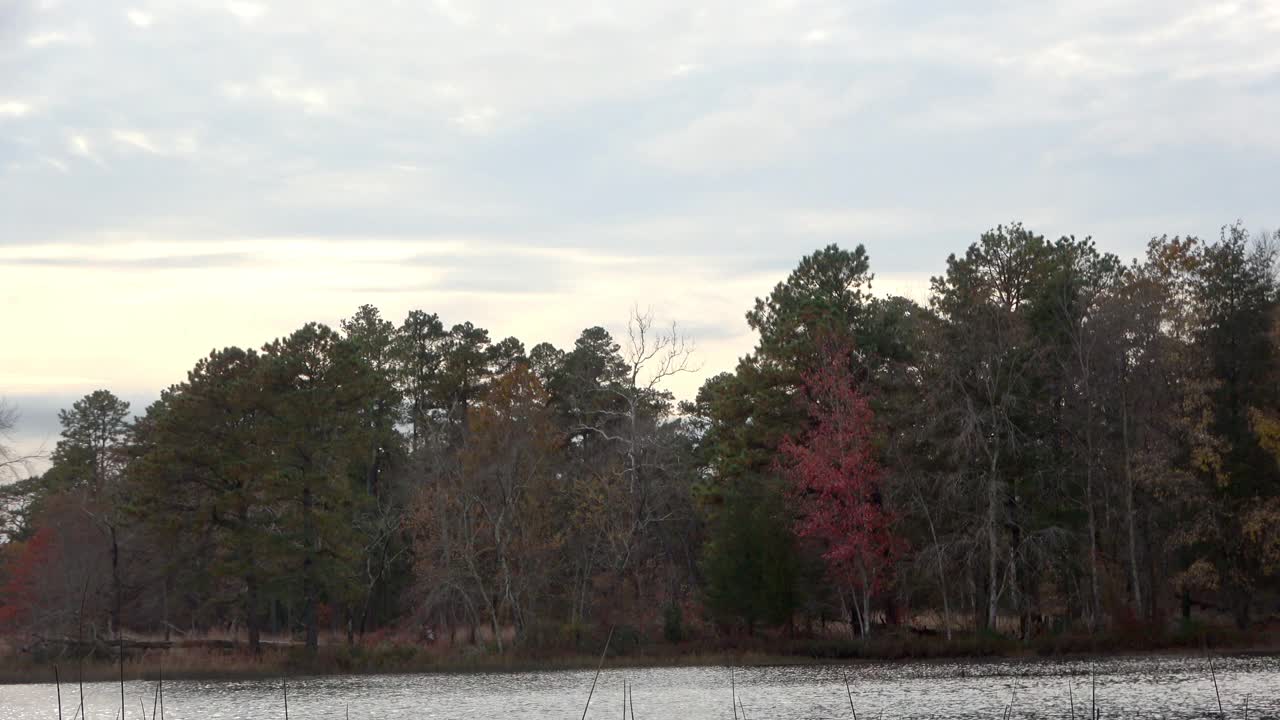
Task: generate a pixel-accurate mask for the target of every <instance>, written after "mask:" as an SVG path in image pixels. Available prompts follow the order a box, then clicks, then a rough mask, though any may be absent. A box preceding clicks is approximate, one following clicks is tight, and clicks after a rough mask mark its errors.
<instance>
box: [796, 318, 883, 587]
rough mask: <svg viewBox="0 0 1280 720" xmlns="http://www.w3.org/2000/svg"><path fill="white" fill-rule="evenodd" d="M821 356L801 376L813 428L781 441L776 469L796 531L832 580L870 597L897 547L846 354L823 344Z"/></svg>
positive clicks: (866, 409) (867, 418)
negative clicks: (816, 544)
mask: <svg viewBox="0 0 1280 720" xmlns="http://www.w3.org/2000/svg"><path fill="white" fill-rule="evenodd" d="M821 357H822V362H821V365H820V366H819V367H818V369H817V370H816V371H814V372H811V373H808V374H806V375H805V376H804V389H805V393H806V395H807V398H808V406H809V416H810V418H811V420H812V421H813V424H812V426H811V429H810V431H809V432H808V434H807V435H805V436H803V438H802V439H799V440H797V439H795V438H792V437H788V438H786V439H785V440H784V441H783V442H782V444H781V446H780V447H779V451H780V452H781V458H780V466H781V467H782V469H783V471H784V472H785V474H786V477H787V479H788V480H789V481H790V491H791V495H792V497H793V499H794V500H795V502H796V505H797V509H798V510H799V515H800V517H799V520H798V521H797V523H796V528H795V531H796V534H797V535H799V536H800V537H802V538H810V539H814V540H818V541H820V542H822V543H823V544H824V546H825V547H826V548H827V549H826V552H825V553H823V559H825V560H826V562H827V568H828V571H829V572H830V573H831V575H832V577H833V579H835V580H837V581H840V582H843V583H846V586H847V587H853V588H857V589H859V590H864V591H867V592H868V593H869V594H870V593H874V592H875V591H876V590H877V589H878V588H880V587H882V586H883V585H884V583H885V582H887V581H888V579H889V578H890V574H891V571H892V567H893V562H894V560H895V559H896V558H897V556H898V555H899V554H900V553H901V552H902V550H903V543H902V542H901V541H900V540H899V539H898V538H895V537H894V536H893V534H892V523H893V517H892V516H891V514H890V513H889V511H888V510H886V509H885V507H884V505H883V503H882V502H881V499H880V480H881V477H882V471H881V468H880V465H879V463H878V462H877V461H876V456H875V448H874V445H873V442H872V424H873V420H874V417H873V413H872V411H871V407H870V405H869V404H868V403H867V399H866V398H865V397H864V396H863V395H862V393H861V392H859V391H858V388H857V384H856V380H855V377H854V373H853V371H852V369H851V367H850V357H851V352H850V350H849V348H848V347H847V346H841V345H838V344H835V343H827V344H826V345H825V347H824V348H823V352H822V356H821Z"/></svg>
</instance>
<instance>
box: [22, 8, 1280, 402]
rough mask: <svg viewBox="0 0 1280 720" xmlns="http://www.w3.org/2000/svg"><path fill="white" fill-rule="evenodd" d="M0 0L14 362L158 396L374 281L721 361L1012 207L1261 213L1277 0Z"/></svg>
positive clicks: (1056, 217) (1124, 226) (1112, 236)
mask: <svg viewBox="0 0 1280 720" xmlns="http://www.w3.org/2000/svg"><path fill="white" fill-rule="evenodd" d="M0 6H3V9H2V10H0V41H4V47H5V48H6V50H5V51H4V52H3V53H0V77H4V78H5V87H4V89H3V91H4V96H3V98H0V123H2V124H3V127H4V130H5V131H4V132H3V133H0V167H3V168H4V170H3V172H0V213H3V217H4V218H5V231H4V232H3V233H0V265H3V267H5V268H7V269H10V270H11V271H12V270H13V269H17V270H18V271H17V272H9V273H6V280H8V277H9V276H12V275H17V276H18V281H16V282H6V286H5V287H0V301H3V302H4V304H5V305H4V306H5V307H6V311H7V315H9V314H18V315H21V316H23V317H24V318H26V319H23V320H21V321H20V323H19V325H20V327H19V328H15V329H14V330H13V332H17V333H18V335H15V337H22V338H23V340H22V341H21V342H16V343H13V342H11V343H6V344H5V345H4V346H3V347H0V367H3V368H5V370H6V372H10V373H14V374H17V373H21V374H23V375H24V376H36V375H48V376H56V377H99V375H100V376H101V379H102V380H103V381H104V382H105V383H107V384H109V385H111V386H113V387H117V386H118V387H125V388H132V389H135V390H140V389H142V388H147V389H154V388H156V387H160V386H163V385H164V384H166V383H167V382H170V381H172V380H173V379H175V378H178V379H180V377H181V375H182V373H183V372H184V371H185V369H186V368H187V367H189V365H190V363H191V362H193V361H194V358H195V357H198V356H200V355H201V354H203V353H205V352H207V351H208V349H209V347H212V346H214V345H218V344H228V343H238V344H257V343H260V342H262V341H263V340H265V339H267V338H269V337H271V336H274V335H278V334H281V333H284V332H287V331H288V330H290V329H292V328H293V327H296V325H297V324H300V323H301V322H303V321H306V320H311V319H322V320H326V321H330V322H334V321H336V320H337V319H338V318H340V317H342V315H343V314H345V313H348V312H350V310H351V309H352V304H353V302H357V301H361V300H365V299H376V300H378V302H379V303H380V304H382V303H385V307H384V310H385V311H386V312H387V313H388V314H389V315H399V314H401V313H403V312H407V310H408V309H409V308H410V307H427V308H428V309H432V310H439V311H441V312H446V313H448V314H449V316H450V318H451V319H452V320H454V321H456V320H460V319H463V318H470V319H473V320H475V321H476V322H478V323H482V324H487V325H490V326H491V329H493V330H494V332H495V334H516V335H518V336H520V337H521V338H522V339H524V340H525V341H526V342H527V343H532V342H536V341H538V340H539V339H544V338H549V339H554V340H555V341H556V342H561V343H565V342H572V339H573V337H575V336H576V333H577V331H578V330H580V329H581V327H582V326H585V325H590V324H597V323H602V322H611V321H612V322H615V323H616V322H619V321H621V320H624V319H625V314H626V311H627V309H628V308H629V307H630V306H631V304H632V302H634V301H637V300H639V301H640V302H641V303H642V304H648V303H651V302H652V303H654V304H660V305H663V308H662V311H663V313H664V314H666V315H667V316H669V317H674V318H676V319H680V320H684V321H687V322H689V323H695V322H696V323H697V325H698V327H699V328H700V329H703V330H705V334H706V335H708V336H709V337H712V338H714V341H708V344H707V345H706V347H705V349H706V351H707V352H708V353H710V357H711V358H712V359H711V360H710V361H709V362H708V367H707V371H708V372H710V371H712V370H719V369H728V368H731V367H732V365H733V362H734V360H735V359H736V357H737V356H738V355H740V354H741V353H742V352H744V351H745V350H746V349H748V348H749V347H750V344H751V338H750V333H749V330H748V329H747V328H746V326H745V323H744V322H743V319H742V314H743V313H744V312H745V311H746V309H747V308H748V307H750V303H751V301H752V299H753V298H754V297H755V296H757V295H760V294H763V293H765V292H767V291H768V290H769V288H771V287H772V285H773V284H774V283H775V282H777V281H778V280H779V279H781V278H782V277H785V275H786V273H787V272H788V271H789V270H790V269H791V268H792V267H794V265H795V263H796V261H797V260H798V258H799V257H800V256H801V255H803V254H805V253H807V252H810V251H812V250H813V249H815V248H816V247H820V246H822V245H825V244H828V243H832V242H836V243H840V244H842V245H853V244H857V243H863V244H865V245H866V247H867V249H868V251H869V252H870V254H871V257H872V263H873V270H874V271H875V272H877V274H878V276H879V278H880V281H878V282H877V288H878V289H880V288H885V289H886V291H888V288H889V287H890V286H891V285H893V284H894V283H897V284H898V285H901V286H902V287H904V288H906V291H907V292H909V293H911V292H915V293H918V292H919V282H920V281H919V277H921V276H926V277H927V275H928V274H930V273H936V272H938V271H940V270H941V267H942V263H943V261H944V258H945V257H946V255H947V253H949V252H958V251H962V250H963V248H964V247H965V245H967V244H968V243H969V242H971V241H972V240H973V239H975V238H976V237H977V235H978V234H979V233H980V232H981V231H983V230H984V229H986V228H988V227H991V226H993V225H995V224H996V223H999V222H1007V221H1009V220H1010V219H1024V220H1026V221H1027V222H1028V223H1032V224H1033V226H1034V227H1035V229H1037V230H1038V231H1040V232H1044V233H1046V234H1048V235H1056V234H1062V233H1075V234H1077V235H1086V234H1093V235H1094V236H1095V237H1097V239H1098V241H1099V243H1100V244H1101V245H1102V246H1103V247H1104V248H1105V249H1107V250H1112V251H1116V252H1119V253H1120V254H1121V255H1124V256H1132V255H1134V254H1136V253H1138V252H1140V251H1141V248H1142V245H1143V243H1144V241H1145V238H1146V237H1148V236H1150V235H1151V234H1156V233H1162V232H1183V233H1185V232H1192V233H1198V234H1205V235H1212V234H1213V233H1214V232H1215V231H1216V228H1217V226H1218V225H1220V224H1221V223H1222V222H1224V221H1229V220H1232V219H1234V218H1237V217H1242V218H1245V219H1246V220H1248V221H1251V222H1264V223H1265V222H1274V221H1272V220H1271V219H1270V215H1271V214H1272V213H1274V212H1275V209H1274V208H1275V203H1274V191H1273V190H1272V187H1273V186H1274V182H1273V178H1274V169H1275V167H1277V166H1278V164H1280V44H1277V43H1275V42H1274V40H1273V39H1272V38H1273V37H1274V36H1276V35H1277V33H1280V8H1277V7H1276V5H1275V3H1271V2H1251V1H1245V2H1235V3H1216V2H1207V1H1206V2H1201V1H1199V0H1171V1H1169V2H1156V1H1155V0H1108V1H1106V2H1104V1H1103V0H1080V1H1079V2H1073V3H1051V4H1045V3H1008V2H994V1H993V0H978V2H974V3H966V4H963V5H960V4H956V3H943V2H936V1H935V2H927V3H924V4H919V3H885V2H874V1H863V0H855V1H853V2H846V1H843V0H789V1H788V2H751V1H745V2H744V1H743V0H707V1H706V2H700V3H696V4H690V3H686V2H677V0H652V2H644V3H638V2H637V3H622V4H607V3H605V4H590V3H580V2H569V1H568V0H548V1H547V2H542V3H526V4H511V3H492V2H468V3H463V2H459V1H458V0H439V1H438V2H430V3H421V2H392V3H381V4H379V5H378V8H377V11H376V12H375V11H371V10H370V9H369V8H368V6H367V4H365V3H361V2H358V0H274V1H273V2H270V3H267V2H265V1H261V2H253V1H250V0H231V1H227V0H194V1H193V2H184V3H173V2H147V3H138V4H114V3H73V2H62V3H48V4H47V5H46V6H40V5H39V4H37V3H10V4H8V5H4V4H3V3H0ZM142 29H146V30H147V31H146V32H142V31H141V30H142ZM895 286H896V285H895ZM144 314H145V316H146V318H147V321H146V322H145V323H144V322H126V321H125V320H124V319H125V318H138V317H142V316H143V315H144Z"/></svg>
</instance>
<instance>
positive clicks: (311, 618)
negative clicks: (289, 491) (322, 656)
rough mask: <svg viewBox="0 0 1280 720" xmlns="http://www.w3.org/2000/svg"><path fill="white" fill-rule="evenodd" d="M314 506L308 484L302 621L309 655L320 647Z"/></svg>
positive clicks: (304, 509)
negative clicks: (304, 626) (305, 630)
mask: <svg viewBox="0 0 1280 720" xmlns="http://www.w3.org/2000/svg"><path fill="white" fill-rule="evenodd" d="M314 504H315V498H314V497H313V496H312V493H311V485H310V484H308V485H306V486H304V487H303V488H302V619H303V622H304V623H306V628H307V637H306V644H307V651H308V652H310V653H314V652H316V651H317V650H318V649H319V647H320V623H319V619H318V617H317V612H316V589H317V583H316V578H315V572H316V567H315V565H316V562H315V552H316V547H315V545H316V540H315V527H314V523H315V519H314V518H313V517H312V508H313V505H314Z"/></svg>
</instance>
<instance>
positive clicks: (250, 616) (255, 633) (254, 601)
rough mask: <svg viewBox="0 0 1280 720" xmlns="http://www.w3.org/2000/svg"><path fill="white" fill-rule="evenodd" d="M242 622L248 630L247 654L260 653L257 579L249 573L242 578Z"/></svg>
mask: <svg viewBox="0 0 1280 720" xmlns="http://www.w3.org/2000/svg"><path fill="white" fill-rule="evenodd" d="M244 589H245V591H244V620H245V625H246V626H248V628H249V652H252V653H253V654H254V655H259V654H261V653H262V626H261V623H260V622H259V617H258V602H259V601H258V578H257V575H256V574H255V573H252V572H250V573H249V574H248V575H246V576H245V578H244Z"/></svg>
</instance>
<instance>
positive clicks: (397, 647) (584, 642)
mask: <svg viewBox="0 0 1280 720" xmlns="http://www.w3.org/2000/svg"><path fill="white" fill-rule="evenodd" d="M673 635H674V634H669V633H666V632H664V628H661V627H659V628H655V629H654V630H652V631H651V632H645V631H643V630H641V629H639V628H634V627H629V626H619V627H616V628H614V629H613V634H612V638H611V639H609V633H608V629H600V628H585V627H577V628H557V629H555V630H554V631H553V630H548V631H547V632H546V633H545V634H544V635H543V636H542V637H543V638H544V639H545V640H547V642H544V643H543V644H541V645H538V646H528V645H526V646H522V647H519V648H516V649H511V648H507V649H505V650H504V651H503V652H499V651H498V649H497V647H496V646H495V645H493V644H490V645H483V644H481V645H471V644H465V643H464V644H454V645H450V644H444V643H440V644H427V643H421V642H417V641H415V639H414V638H412V637H411V636H406V635H397V634H393V633H382V634H378V635H370V636H367V637H366V638H365V639H364V640H363V641H361V642H357V643H353V644H347V643H346V642H344V641H342V640H341V639H339V638H336V637H335V638H329V642H328V643H325V644H322V645H321V647H320V648H319V650H318V651H317V652H315V653H308V652H307V651H306V649H305V648H304V647H302V646H300V645H296V644H287V643H286V642H283V641H280V642H275V643H271V644H268V645H265V646H264V648H263V650H262V652H261V653H260V654H257V655H254V654H252V653H250V652H248V651H247V650H246V649H244V648H243V646H241V647H226V648H203V647H202V648H193V647H175V648H169V649H163V650H160V649H148V650H145V651H132V652H131V651H126V654H125V661H124V675H125V678H126V679H148V680H154V679H156V678H157V677H158V676H159V675H160V673H161V672H162V671H163V674H164V677H166V678H186V679H252V678H267V677H281V676H295V675H335V674H386V673H416V672H509V671H520V670H533V669H538V670H559V669H577V668H592V667H594V666H595V665H596V664H597V663H598V662H599V661H600V649H601V648H603V647H604V646H605V644H606V639H608V648H609V649H608V652H607V659H608V663H609V665H610V666H613V667H645V666H700V665H701V666H706V665H730V664H732V665H786V664H801V663H812V662H858V661H876V660H889V661H893V660H933V659H962V658H991V657H1034V656H1042V657H1045V656H1080V655H1111V654H1127V653H1139V652H1161V651H1202V650H1214V651H1219V652H1221V651H1242V650H1259V651H1268V652H1272V651H1277V650H1280V628H1262V629H1255V630H1254V631H1251V632H1242V631H1238V630H1235V629H1234V628H1233V627H1229V626H1223V625H1214V624H1207V623H1203V622H1184V623H1180V624H1178V625H1175V626H1172V627H1160V626H1150V625H1128V626H1125V627H1113V628H1111V629H1110V630H1109V631H1108V632H1107V633H1106V634H1101V633H1099V634H1096V635H1089V634H1088V633H1086V632H1083V631H1079V630H1076V631H1064V632H1060V633H1055V634H1046V635H1042V636H1038V637H1036V638H1033V639H1031V640H1029V641H1022V640H1019V639H1017V638H1015V637H1010V636H1007V635H1000V634H996V633H990V632H989V633H981V634H979V633H972V632H968V633H957V634H955V635H954V636H953V638H952V639H951V640H947V639H946V638H944V637H941V636H938V635H927V634H921V633H916V632H911V631H909V630H906V629H895V628H877V632H876V633H875V634H873V635H871V636H870V637H867V638H847V637H846V638H837V637H830V636H828V637H804V636H788V635H785V634H765V633H757V634H755V635H743V634H739V635H721V636H706V637H697V638H693V639H689V638H688V637H687V636H685V639H682V640H680V641H678V642H672V641H671V640H670V639H668V638H670V637H672V636H673ZM19 647H20V646H19V644H18V643H14V642H9V643H8V644H7V649H8V652H7V653H4V654H2V655H0V682H8V683H13V682H45V681H50V680H52V679H53V670H52V666H53V665H55V664H57V665H59V666H60V668H61V672H62V678H63V680H64V681H67V680H70V679H73V678H78V677H79V676H81V674H82V676H83V678H84V680H86V681H95V680H116V679H118V677H119V673H120V667H119V665H118V662H117V660H116V657H115V655H114V654H113V653H111V652H109V651H108V652H98V653H97V654H94V655H90V656H87V657H85V658H82V659H78V658H74V657H68V656H67V655H65V654H62V655H54V654H52V653H41V652H39V651H33V650H30V649H29V650H27V651H25V652H24V651H20V650H17V648H19Z"/></svg>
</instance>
